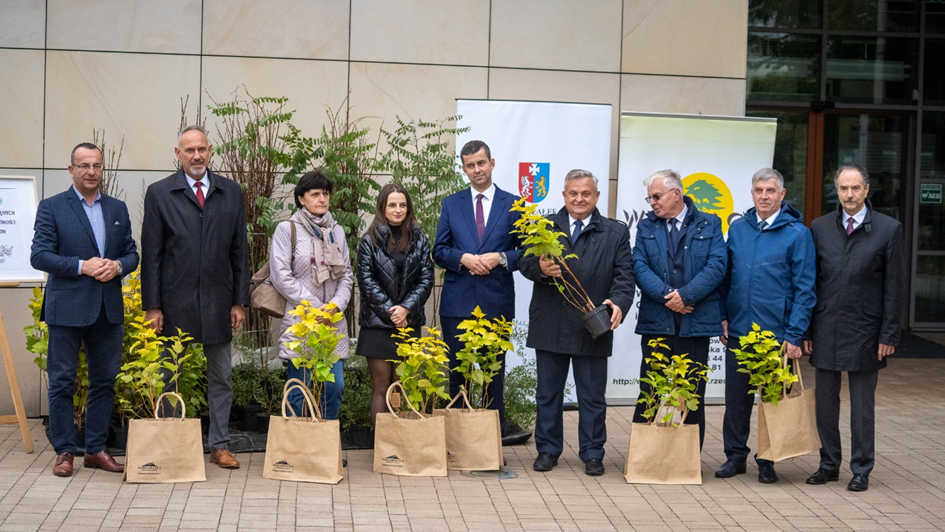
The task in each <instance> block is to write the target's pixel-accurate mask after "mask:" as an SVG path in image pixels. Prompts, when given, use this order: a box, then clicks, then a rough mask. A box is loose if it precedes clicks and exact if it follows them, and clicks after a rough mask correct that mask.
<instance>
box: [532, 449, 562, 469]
mask: <svg viewBox="0 0 945 532" xmlns="http://www.w3.org/2000/svg"><path fill="white" fill-rule="evenodd" d="M556 465H558V457H557V456H551V455H550V454H548V453H538V458H536V459H535V463H534V464H532V469H534V470H535V471H542V472H544V471H551V469H552V468H553V467H554V466H556Z"/></svg>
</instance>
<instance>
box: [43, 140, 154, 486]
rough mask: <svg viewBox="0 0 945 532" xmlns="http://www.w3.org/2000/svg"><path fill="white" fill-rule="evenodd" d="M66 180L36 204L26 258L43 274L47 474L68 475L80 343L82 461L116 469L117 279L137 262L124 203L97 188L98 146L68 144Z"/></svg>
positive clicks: (120, 310) (120, 331)
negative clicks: (108, 448)
mask: <svg viewBox="0 0 945 532" xmlns="http://www.w3.org/2000/svg"><path fill="white" fill-rule="evenodd" d="M69 174H71V175H72V186H71V187H69V189H68V190H66V191H65V192H61V193H59V194H56V195H55V196H52V197H50V198H47V199H44V200H43V201H41V202H40V203H39V208H38V210H37V212H36V224H35V227H34V229H33V231H34V234H33V248H32V254H31V256H30V263H31V264H32V265H33V267H34V268H36V269H37V270H42V271H44V272H46V273H48V274H49V278H48V279H47V281H46V290H45V292H44V294H43V308H42V311H41V316H40V319H41V320H43V321H45V322H46V325H48V326H49V350H48V352H47V356H46V373H47V374H48V375H49V433H50V436H51V439H52V445H53V448H55V450H56V463H55V465H54V466H53V474H54V475H56V476H60V477H68V476H71V475H72V471H73V466H72V461H73V457H74V456H75V452H76V447H77V445H78V442H77V441H76V427H75V424H74V423H73V420H72V396H73V393H74V392H75V380H76V367H77V365H78V358H79V348H80V346H81V345H84V347H85V360H86V364H87V365H88V378H89V394H88V398H87V401H86V421H85V458H84V460H83V463H84V465H85V467H95V468H100V469H104V470H105V471H111V472H115V473H120V472H122V471H124V466H123V465H122V464H119V463H118V462H116V461H115V460H114V459H113V458H112V457H111V456H109V454H108V453H106V452H105V438H106V436H107V435H108V422H109V419H110V418H111V415H112V403H113V401H114V397H115V375H117V374H118V369H119V367H120V366H121V348H122V341H123V337H124V328H123V327H122V323H123V322H124V316H125V311H124V303H123V301H122V295H121V278H122V277H123V276H124V275H127V274H128V273H131V272H132V271H134V269H135V268H137V267H138V252H137V251H136V250H135V241H134V240H133V239H132V238H131V222H130V221H129V219H128V208H127V207H126V206H125V203H124V202H123V201H121V200H119V199H116V198H112V197H110V196H106V195H104V194H102V193H101V192H100V190H99V187H100V185H101V183H102V150H101V149H100V148H99V147H98V146H96V145H94V144H89V143H82V144H79V145H78V146H76V147H75V148H73V149H72V155H71V163H70V164H69Z"/></svg>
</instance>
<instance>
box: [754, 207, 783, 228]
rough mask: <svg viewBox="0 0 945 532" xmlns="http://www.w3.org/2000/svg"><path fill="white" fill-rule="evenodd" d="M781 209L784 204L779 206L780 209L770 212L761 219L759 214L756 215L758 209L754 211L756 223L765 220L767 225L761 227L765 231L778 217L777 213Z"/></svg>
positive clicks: (779, 212)
mask: <svg viewBox="0 0 945 532" xmlns="http://www.w3.org/2000/svg"><path fill="white" fill-rule="evenodd" d="M782 210H784V206H783V205H782V206H781V208H780V209H778V212H776V213H774V214H772V215H771V216H769V217H767V218H765V219H764V220H762V219H761V216H758V211H755V218H757V220H756V221H757V222H758V223H761V222H762V221H763V222H765V224H767V225H765V228H764V229H762V231H767V230H768V229H770V228H771V224H773V223H774V221H775V220H777V219H778V215H779V214H781V211H782Z"/></svg>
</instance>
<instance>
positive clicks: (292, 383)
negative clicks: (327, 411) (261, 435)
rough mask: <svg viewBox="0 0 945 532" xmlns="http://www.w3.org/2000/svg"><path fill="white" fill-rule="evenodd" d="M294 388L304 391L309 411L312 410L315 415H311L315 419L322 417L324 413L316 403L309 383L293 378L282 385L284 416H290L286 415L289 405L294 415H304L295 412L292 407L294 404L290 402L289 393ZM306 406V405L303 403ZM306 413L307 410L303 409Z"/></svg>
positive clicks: (303, 394)
mask: <svg viewBox="0 0 945 532" xmlns="http://www.w3.org/2000/svg"><path fill="white" fill-rule="evenodd" d="M292 390H299V391H300V392H301V393H302V397H303V398H304V399H305V402H306V403H308V409H309V412H312V414H313V415H311V416H309V417H311V418H312V419H314V420H315V421H318V420H320V419H322V413H321V411H320V410H319V409H318V406H317V405H315V398H314V397H312V392H311V390H309V388H308V385H306V384H305V383H304V382H302V380H301V379H296V378H291V379H288V380H286V381H285V385H284V386H283V387H282V417H289V416H287V415H286V410H285V409H286V407H287V406H288V407H289V411H290V412H292V417H303V416H300V415H299V414H297V413H295V409H294V408H292V405H291V404H290V403H289V393H291V392H292ZM303 406H304V405H303ZM302 413H303V414H304V413H305V411H304V410H303V411H302Z"/></svg>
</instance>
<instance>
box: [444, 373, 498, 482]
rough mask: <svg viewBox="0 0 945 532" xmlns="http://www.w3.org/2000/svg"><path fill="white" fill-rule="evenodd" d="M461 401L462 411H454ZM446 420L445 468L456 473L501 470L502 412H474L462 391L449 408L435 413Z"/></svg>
mask: <svg viewBox="0 0 945 532" xmlns="http://www.w3.org/2000/svg"><path fill="white" fill-rule="evenodd" d="M459 399H462V400H463V403H465V405H466V406H465V408H463V407H462V404H461V405H460V407H459V408H453V405H454V404H455V403H456V401H457V400H459ZM433 415H434V416H443V417H445V418H446V467H447V469H455V470H457V471H498V470H499V469H500V468H501V467H502V428H501V427H500V425H499V412H498V411H497V410H490V409H486V408H473V407H472V405H471V404H469V398H468V397H467V396H466V391H465V390H460V391H459V393H457V394H456V396H455V397H453V400H452V401H450V402H449V404H448V405H446V408H442V409H436V410H434V411H433Z"/></svg>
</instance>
